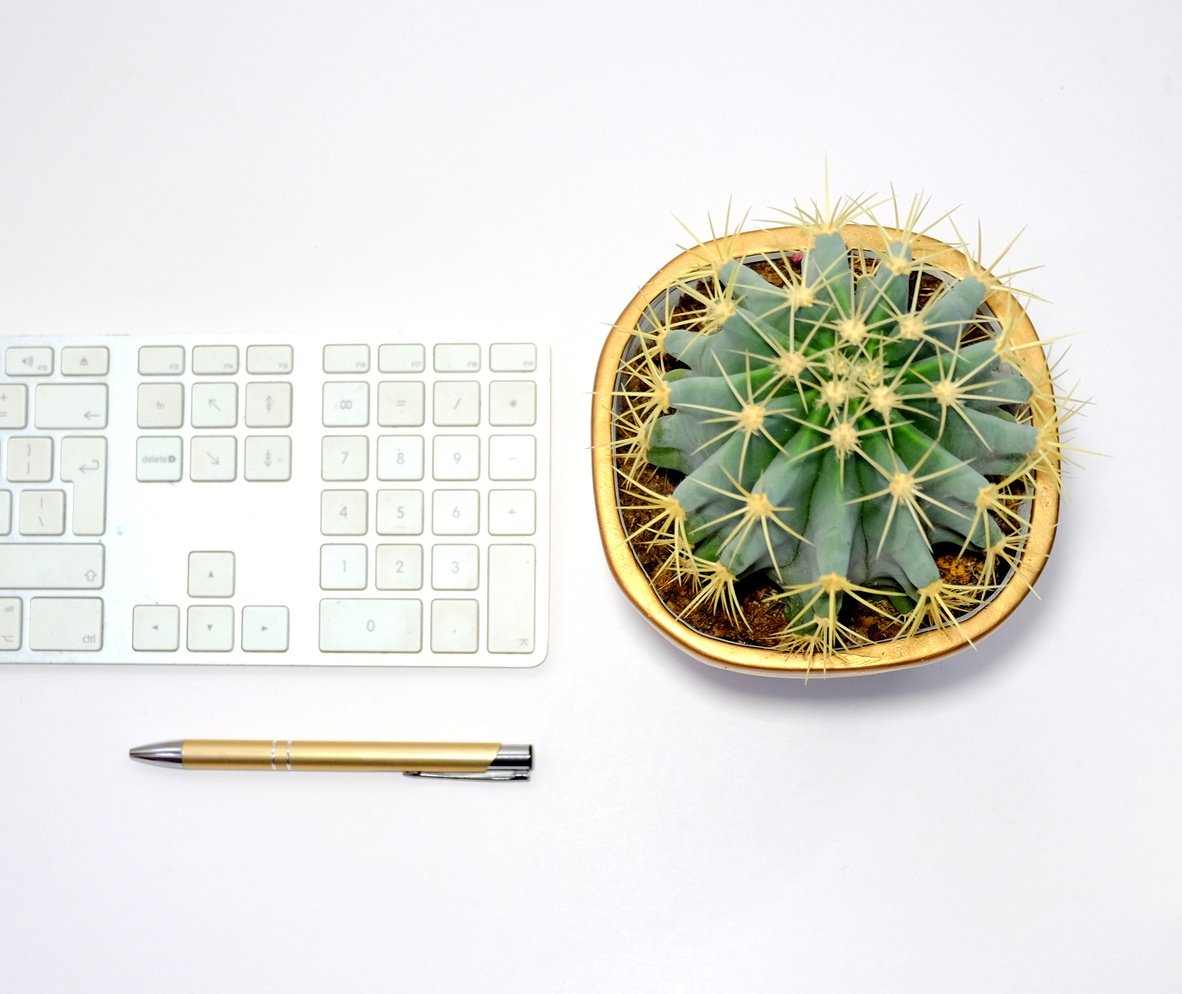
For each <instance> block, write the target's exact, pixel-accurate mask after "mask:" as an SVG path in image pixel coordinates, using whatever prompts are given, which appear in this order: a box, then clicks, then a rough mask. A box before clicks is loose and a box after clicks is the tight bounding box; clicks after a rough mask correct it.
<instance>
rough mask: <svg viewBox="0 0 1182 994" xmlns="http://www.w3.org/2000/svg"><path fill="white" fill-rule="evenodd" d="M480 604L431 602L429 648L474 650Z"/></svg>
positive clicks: (446, 650)
mask: <svg viewBox="0 0 1182 994" xmlns="http://www.w3.org/2000/svg"><path fill="white" fill-rule="evenodd" d="M479 632H480V605H479V604H478V603H477V602H476V601H452V600H437V601H432V602H431V650H432V651H433V652H475V651H476V649H477V648H478V644H479V641H480V634H479Z"/></svg>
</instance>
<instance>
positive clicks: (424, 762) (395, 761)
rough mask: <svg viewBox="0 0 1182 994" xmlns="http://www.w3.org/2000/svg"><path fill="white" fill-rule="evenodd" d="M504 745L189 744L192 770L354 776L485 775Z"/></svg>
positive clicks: (186, 756)
mask: <svg viewBox="0 0 1182 994" xmlns="http://www.w3.org/2000/svg"><path fill="white" fill-rule="evenodd" d="M500 749H501V744H500V743H499V742H314V741H305V742H299V741H288V740H286V739H278V740H275V741H266V740H262V739H260V740H250V739H186V740H185V742H184V745H183V747H182V752H181V762H182V765H183V766H184V767H185V768H186V769H190V770H284V771H287V770H292V771H297V770H307V771H317V770H320V771H336V772H353V773H483V772H484V771H485V770H487V769H488V768H489V766H490V764H491V763H492V762H493V760H494V759H496V757H497V753H498V752H499V751H500Z"/></svg>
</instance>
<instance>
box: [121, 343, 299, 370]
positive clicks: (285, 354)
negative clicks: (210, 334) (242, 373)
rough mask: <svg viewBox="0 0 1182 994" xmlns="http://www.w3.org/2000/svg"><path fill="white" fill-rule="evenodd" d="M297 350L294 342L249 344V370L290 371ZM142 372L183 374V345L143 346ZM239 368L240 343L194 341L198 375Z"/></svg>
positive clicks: (247, 350) (194, 364)
mask: <svg viewBox="0 0 1182 994" xmlns="http://www.w3.org/2000/svg"><path fill="white" fill-rule="evenodd" d="M294 362H295V352H294V350H293V349H292V347H291V346H290V345H248V346H247V348H246V371H247V372H248V373H250V374H251V375H252V376H283V375H285V374H287V373H290V372H291V370H292V366H293V365H294ZM138 369H139V373H140V376H179V375H180V374H181V373H183V372H184V371H185V347H184V346H183V345H143V346H140V350H139V358H138ZM238 369H239V357H238V346H237V345H194V346H193V348H192V370H193V372H194V373H196V374H197V375H198V376H233V375H234V374H235V373H237V372H238Z"/></svg>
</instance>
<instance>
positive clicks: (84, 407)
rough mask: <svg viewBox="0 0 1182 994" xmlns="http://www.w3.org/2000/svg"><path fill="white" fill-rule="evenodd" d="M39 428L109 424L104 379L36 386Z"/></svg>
mask: <svg viewBox="0 0 1182 994" xmlns="http://www.w3.org/2000/svg"><path fill="white" fill-rule="evenodd" d="M34 410H35V416H34V423H35V424H36V426H37V427H38V428H95V429H99V428H106V427H107V386H106V384H105V383H42V384H40V385H39V386H38V387H37V402H36V404H35V405H34Z"/></svg>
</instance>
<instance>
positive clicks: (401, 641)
mask: <svg viewBox="0 0 1182 994" xmlns="http://www.w3.org/2000/svg"><path fill="white" fill-rule="evenodd" d="M422 645H423V605H422V604H421V603H420V602H419V601H417V600H395V599H393V598H382V599H380V600H331V599H330V600H322V601H321V602H320V649H321V651H322V652H418V651H419V650H420V649H421V648H422Z"/></svg>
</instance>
